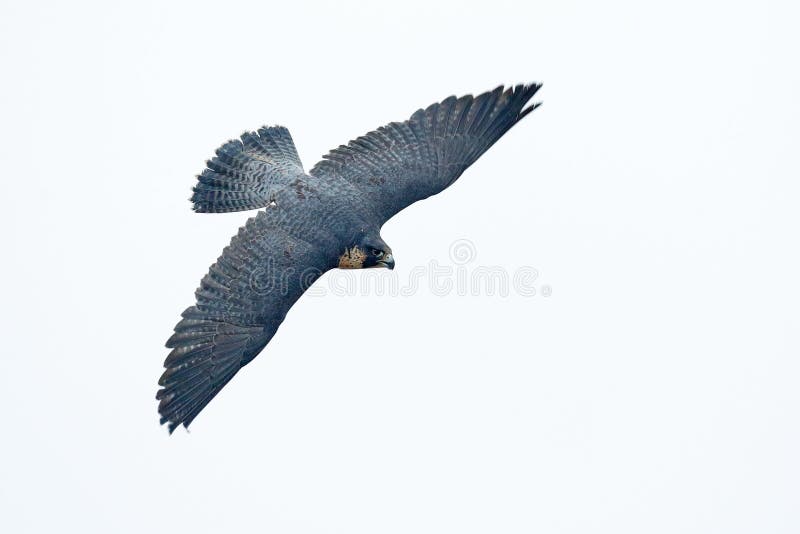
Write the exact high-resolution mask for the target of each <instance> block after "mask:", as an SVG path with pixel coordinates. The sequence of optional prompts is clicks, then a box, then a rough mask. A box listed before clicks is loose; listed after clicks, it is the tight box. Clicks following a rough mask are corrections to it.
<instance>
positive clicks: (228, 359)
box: [156, 207, 331, 432]
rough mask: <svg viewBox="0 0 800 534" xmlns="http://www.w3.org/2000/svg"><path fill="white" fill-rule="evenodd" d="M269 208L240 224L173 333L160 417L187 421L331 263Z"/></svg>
mask: <svg viewBox="0 0 800 534" xmlns="http://www.w3.org/2000/svg"><path fill="white" fill-rule="evenodd" d="M285 218H286V215H285V214H282V213H281V208H279V207H268V208H267V210H266V211H261V212H259V213H258V215H257V216H256V217H253V218H251V219H250V220H249V221H247V223H246V224H245V226H244V227H243V228H242V229H241V230H239V234H238V235H236V236H235V237H234V238H233V239H232V240H231V244H230V245H229V246H228V247H225V250H224V251H223V252H222V255H221V256H220V257H219V259H218V260H217V262H216V263H215V264H214V265H212V266H211V268H210V269H209V272H208V274H207V275H206V276H205V277H204V278H203V280H202V281H201V283H200V287H199V288H198V289H197V291H196V293H195V296H196V298H197V302H196V304H195V305H194V306H191V307H189V308H187V309H186V311H184V312H183V314H182V319H181V321H180V322H179V323H178V324H177V325H176V326H175V333H174V334H173V335H172V337H171V338H169V341H167V347H169V348H171V349H172V351H171V352H170V353H169V356H167V359H166V361H165V362H164V367H166V370H165V371H164V374H163V375H162V376H161V379H160V380H159V381H158V383H159V385H160V386H161V389H160V390H159V391H158V394H157V395H156V398H157V399H158V400H160V401H161V402H160V403H159V405H158V411H159V413H160V414H161V423H162V424H164V423H169V430H170V432H172V431H173V430H175V428H176V427H177V426H179V425H181V424H182V425H184V426H186V427H188V426H189V424H190V423H191V422H192V421H193V420H194V418H195V417H196V416H197V414H199V413H200V411H201V410H202V409H203V408H204V407H205V406H206V405H207V404H208V403H209V401H211V399H213V398H214V396H215V395H216V394H217V393H219V391H220V390H221V389H222V387H223V386H224V385H225V384H227V383H228V381H229V380H230V379H231V378H233V376H234V375H235V374H236V373H237V372H238V371H239V369H241V368H242V367H243V366H244V365H246V364H247V363H249V362H250V361H251V360H252V359H253V358H255V357H256V356H257V355H258V353H259V352H261V349H263V348H264V346H265V345H266V344H267V343H268V342H269V340H270V339H272V336H273V335H274V334H275V332H276V331H277V329H278V326H280V324H281V323H282V322H283V319H284V317H285V316H286V313H287V312H288V311H289V308H291V306H292V305H293V304H294V303H295V302H296V301H297V299H299V298H300V297H301V296H302V294H303V293H304V292H305V290H306V289H307V288H308V287H309V286H310V285H311V284H312V283H313V282H314V280H316V279H317V278H318V277H319V276H321V275H322V274H323V273H324V272H325V271H327V270H328V269H330V267H331V265H330V264H329V261H328V260H327V259H326V257H325V255H324V254H322V253H320V251H319V250H318V248H317V247H316V246H314V245H311V244H309V243H308V242H306V241H304V240H302V239H299V238H297V237H296V235H292V234H290V233H289V232H287V231H286V230H285V229H284V224H282V221H283V220H284V219H285Z"/></svg>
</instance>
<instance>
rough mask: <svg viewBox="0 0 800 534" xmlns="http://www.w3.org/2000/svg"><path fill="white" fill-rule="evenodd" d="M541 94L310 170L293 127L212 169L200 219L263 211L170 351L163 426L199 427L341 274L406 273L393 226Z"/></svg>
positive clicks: (359, 147)
mask: <svg viewBox="0 0 800 534" xmlns="http://www.w3.org/2000/svg"><path fill="white" fill-rule="evenodd" d="M540 87H541V85H540V84H530V85H517V86H515V87H509V88H504V87H502V86H501V87H498V88H496V89H495V90H493V91H488V92H486V93H483V94H480V95H478V96H475V97H473V96H472V95H467V96H463V97H461V98H456V97H455V96H451V97H449V98H446V99H445V100H443V101H441V102H439V103H436V104H433V105H431V106H429V107H427V108H425V109H420V110H418V111H417V112H416V113H414V114H413V115H412V116H411V118H409V119H408V120H406V121H404V122H392V123H389V124H387V125H386V126H383V127H381V128H378V129H377V130H375V131H372V132H370V133H368V134H366V135H364V136H361V137H359V138H358V139H355V140H353V141H350V143H348V144H347V145H342V146H340V147H339V148H335V149H333V150H332V151H331V152H330V153H328V154H327V155H326V156H324V158H323V159H322V161H320V162H319V163H317V164H316V165H315V166H314V168H313V169H311V171H310V172H308V173H306V172H305V171H304V170H303V165H302V164H301V163H300V158H299V157H298V155H297V150H296V149H295V147H294V142H293V141H292V137H291V135H289V131H288V130H287V129H286V128H284V127H282V126H272V127H263V128H261V129H259V130H258V131H257V132H245V133H244V134H242V135H241V137H240V138H239V139H235V140H232V141H228V142H227V143H225V144H224V145H222V146H221V147H220V148H219V149H217V151H216V156H215V157H213V158H212V159H211V160H210V161H208V162H207V163H206V165H207V168H206V169H205V170H203V172H202V173H201V174H200V175H199V176H198V177H197V183H196V185H195V186H194V190H193V191H194V193H193V195H192V197H191V201H192V203H193V209H194V211H196V212H201V213H222V212H231V211H245V210H252V209H261V208H263V210H262V211H259V212H258V214H256V216H255V217H252V218H251V219H250V220H248V221H247V222H246V223H245V225H244V226H243V227H242V228H241V229H240V230H239V233H238V234H237V235H236V236H234V237H233V239H232V240H231V243H230V245H229V246H227V247H225V249H224V250H223V251H222V255H221V256H220V257H219V259H217V261H216V263H214V264H213V265H212V266H211V268H210V269H209V271H208V274H207V275H206V276H205V277H204V278H203V279H202V280H201V282H200V287H199V288H198V289H197V291H196V292H195V297H196V303H195V304H194V306H190V307H189V308H187V309H186V310H185V311H184V312H183V314H182V315H181V317H182V318H181V320H180V322H178V324H177V325H176V326H175V332H174V334H173V335H172V337H170V338H169V340H168V341H167V348H170V349H172V350H171V352H170V353H169V355H168V356H167V358H166V361H165V362H164V367H165V368H166V370H165V371H164V373H163V374H162V375H161V378H160V379H159V381H158V383H159V385H160V386H161V389H159V391H158V393H157V394H156V399H158V400H159V401H160V402H159V405H158V411H159V413H160V415H161V424H165V423H167V424H168V426H169V431H170V433H172V432H173V431H174V430H175V428H177V427H178V426H180V425H183V426H184V427H187V428H188V426H189V425H190V424H191V422H192V421H193V420H194V419H195V417H197V415H198V414H199V413H200V411H201V410H202V409H203V408H205V406H206V405H207V404H208V403H209V401H210V400H211V399H212V398H214V396H215V395H216V394H217V393H219V391H220V389H222V387H223V386H225V384H227V383H228V381H230V379H231V378H233V376H234V375H235V374H236V373H237V372H239V369H241V368H242V367H244V366H245V365H247V364H248V363H249V362H250V361H252V360H253V358H255V357H256V356H257V355H258V353H260V352H261V350H262V349H263V348H264V347H265V346H266V345H267V343H269V341H270V339H272V337H273V336H274V335H275V332H276V331H277V330H278V327H279V326H280V324H281V323H282V322H283V320H284V318H285V317H286V314H287V312H288V311H289V308H291V307H292V305H293V304H294V303H295V302H296V301H297V299H299V298H300V296H301V295H302V294H303V292H305V291H306V289H308V287H309V286H310V285H311V284H312V283H314V281H315V280H317V279H318V278H319V277H320V276H322V275H323V274H324V273H325V272H326V271H328V270H330V269H333V268H337V267H338V268H340V269H364V268H369V267H385V268H388V269H392V268H394V264H395V262H394V256H393V255H392V249H391V248H390V247H389V245H387V244H386V243H385V242H384V241H383V239H381V235H380V230H381V227H382V226H383V224H384V223H385V222H386V221H387V220H389V219H390V218H391V217H392V216H394V215H395V214H396V213H397V212H399V211H400V210H402V209H404V208H405V207H407V206H409V205H411V204H413V203H414V202H416V201H418V200H422V199H424V198H427V197H429V196H432V195H435V194H437V193H439V192H440V191H443V190H444V189H446V188H447V187H448V186H450V185H451V184H452V183H453V182H455V181H456V179H458V177H459V176H461V173H463V172H464V170H465V169H466V168H467V167H469V166H470V165H472V164H473V163H474V162H475V161H476V160H477V159H478V158H479V157H480V156H481V154H483V153H484V152H486V150H488V149H489V147H491V146H492V145H493V144H494V143H495V142H496V141H497V140H498V139H500V137H502V136H503V134H505V133H506V132H507V131H508V130H509V129H510V128H511V127H512V126H514V125H515V124H516V123H517V122H519V121H520V120H521V119H522V118H523V117H525V116H526V115H528V113H530V112H531V111H533V110H534V109H536V107H538V105H539V103H535V104H531V105H527V104H528V101H529V100H530V99H531V98H532V97H533V95H534V94H535V93H536V91H538V90H539V88H540Z"/></svg>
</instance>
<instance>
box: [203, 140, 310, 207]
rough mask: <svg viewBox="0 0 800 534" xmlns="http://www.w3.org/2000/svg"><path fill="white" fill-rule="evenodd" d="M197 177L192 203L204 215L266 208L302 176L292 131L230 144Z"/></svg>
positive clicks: (223, 147)
mask: <svg viewBox="0 0 800 534" xmlns="http://www.w3.org/2000/svg"><path fill="white" fill-rule="evenodd" d="M206 166H207V168H206V169H205V170H204V171H203V172H202V173H201V174H200V175H199V176H198V177H197V184H196V185H195V186H194V189H193V194H192V198H191V201H192V203H193V204H194V206H193V209H194V210H195V211H197V212H201V213H223V212H230V211H243V210H250V209H257V208H263V207H265V206H266V205H267V204H269V203H270V202H271V201H272V199H273V197H274V195H275V192H276V191H277V190H279V189H281V188H283V187H285V186H286V185H287V184H288V183H289V182H290V181H291V179H292V178H294V177H296V176H298V175H302V174H303V165H302V163H300V156H299V155H298V154H297V149H296V148H295V146H294V141H292V136H291V134H290V133H289V130H287V129H286V128H284V127H283V126H272V127H266V126H265V127H262V128H260V129H259V130H258V132H245V133H243V134H242V135H241V137H240V138H239V139H233V140H231V141H228V142H227V143H225V144H224V145H222V146H221V147H219V148H218V149H217V151H216V156H215V157H214V158H212V159H211V160H209V161H208V162H207V163H206Z"/></svg>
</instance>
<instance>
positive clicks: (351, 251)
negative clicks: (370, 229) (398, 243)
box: [339, 235, 394, 269]
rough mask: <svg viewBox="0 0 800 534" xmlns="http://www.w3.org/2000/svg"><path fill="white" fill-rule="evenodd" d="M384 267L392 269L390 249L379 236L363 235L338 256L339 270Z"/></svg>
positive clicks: (392, 259)
mask: <svg viewBox="0 0 800 534" xmlns="http://www.w3.org/2000/svg"><path fill="white" fill-rule="evenodd" d="M370 267H385V268H387V269H394V257H393V256H392V249H391V247H389V245H387V244H386V243H385V242H384V241H383V239H381V237H380V236H379V235H374V236H370V235H365V236H363V237H362V238H360V239H358V240H357V241H356V242H355V243H353V244H352V245H351V246H349V247H346V248H345V250H344V251H343V253H342V254H341V256H339V268H340V269H368V268H370Z"/></svg>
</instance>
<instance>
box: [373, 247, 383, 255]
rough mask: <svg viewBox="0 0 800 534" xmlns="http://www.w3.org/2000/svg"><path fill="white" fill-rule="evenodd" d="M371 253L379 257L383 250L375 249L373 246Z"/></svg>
mask: <svg viewBox="0 0 800 534" xmlns="http://www.w3.org/2000/svg"><path fill="white" fill-rule="evenodd" d="M372 255H373V256H378V257H381V256H383V251H382V250H378V249H376V248H373V249H372Z"/></svg>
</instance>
